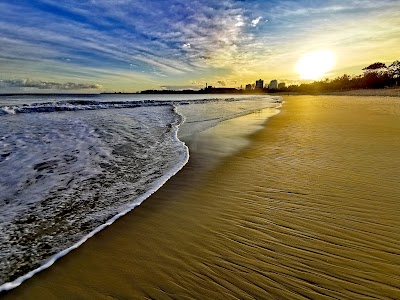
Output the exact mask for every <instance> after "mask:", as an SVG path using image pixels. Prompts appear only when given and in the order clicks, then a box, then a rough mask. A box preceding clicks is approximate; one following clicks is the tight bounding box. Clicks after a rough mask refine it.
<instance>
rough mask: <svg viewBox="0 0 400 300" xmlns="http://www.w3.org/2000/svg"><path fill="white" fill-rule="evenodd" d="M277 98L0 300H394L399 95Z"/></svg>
mask: <svg viewBox="0 0 400 300" xmlns="http://www.w3.org/2000/svg"><path fill="white" fill-rule="evenodd" d="M284 101H285V103H284V105H283V106H282V108H280V110H281V112H280V113H279V114H277V115H275V116H273V117H271V118H268V119H267V121H263V120H265V116H263V113H264V112H262V111H261V112H256V113H253V114H250V115H247V116H243V117H240V118H237V119H233V120H229V121H225V122H222V123H221V124H220V125H217V126H216V127H213V128H211V129H208V130H206V131H204V132H202V133H199V134H197V135H196V136H192V137H186V138H185V139H184V142H185V143H186V144H187V145H188V146H189V151H190V159H189V162H188V164H187V165H186V166H185V167H184V168H183V169H182V170H181V171H180V172H178V173H177V175H175V176H173V177H172V178H171V179H170V180H169V181H168V182H167V183H166V184H165V185H164V186H162V187H161V188H160V189H159V190H158V191H157V192H156V193H154V194H153V195H152V196H150V197H149V198H148V199H147V200H145V201H144V202H143V203H142V204H141V205H140V206H138V207H137V208H135V209H134V210H133V211H131V212H130V213H128V214H127V215H125V216H124V217H122V218H120V219H118V220H117V221H116V222H115V223H114V224H112V225H111V226H109V227H107V228H105V229H104V230H102V231H101V232H99V233H98V234H96V235H95V236H94V237H92V238H90V239H89V240H88V241H87V242H86V243H84V244H83V245H82V246H81V247H79V248H78V249H76V250H74V251H72V252H71V253H69V254H68V255H67V256H65V257H63V258H61V259H60V260H58V261H57V262H56V263H55V264H54V265H53V266H52V267H50V268H49V269H46V270H44V271H43V272H41V273H39V274H37V275H35V276H34V277H33V278H31V279H29V280H27V281H25V282H24V283H22V284H21V286H19V287H18V288H16V289H14V290H11V291H9V292H8V293H6V294H4V299H55V298H57V299H62V298H65V299H71V298H72V299H93V298H95V299H110V298H114V299H238V298H239V299H271V298H276V299H306V298H312V299H330V298H339V299H359V298H379V299H390V298H400V244H399V242H398V241H399V240H400V218H399V215H400V202H399V199H400V181H399V180H398V179H399V178H400V168H399V166H400V156H399V151H400V139H399V136H400V98H398V97H372V96H371V97H361V96H346V97H345V96H286V97H284ZM226 122H231V123H226ZM248 123H250V124H252V126H253V128H252V130H249V131H246V130H243V131H240V132H239V133H238V134H237V136H235V135H232V136H231V137H229V138H226V139H224V143H220V144H218V143H217V144H216V146H215V147H214V148H213V147H211V148H210V147H206V146H205V145H206V144H207V143H208V142H209V141H210V140H212V139H215V140H216V141H218V140H219V139H220V137H221V136H224V137H226V136H228V133H230V134H231V133H232V132H236V130H235V129H236V128H246V125H245V124H248ZM224 124H225V125H224ZM224 126H225V129H224ZM238 140H239V141H240V142H238ZM2 296H3V295H2Z"/></svg>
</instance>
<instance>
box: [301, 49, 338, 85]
mask: <svg viewBox="0 0 400 300" xmlns="http://www.w3.org/2000/svg"><path fill="white" fill-rule="evenodd" d="M335 61H336V59H335V54H334V53H333V52H332V51H325V50H319V51H313V52H309V53H307V54H305V55H304V56H303V57H302V58H301V59H299V61H298V62H297V65H296V72H297V73H299V74H300V77H301V78H302V79H313V80H316V79H320V78H321V77H323V76H324V75H325V73H326V72H329V71H330V70H332V68H333V66H334V65H335Z"/></svg>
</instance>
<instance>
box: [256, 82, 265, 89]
mask: <svg viewBox="0 0 400 300" xmlns="http://www.w3.org/2000/svg"><path fill="white" fill-rule="evenodd" d="M263 88H264V80H261V79H260V80H257V81H256V89H260V90H262V89H263Z"/></svg>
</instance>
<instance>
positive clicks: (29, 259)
mask: <svg viewBox="0 0 400 300" xmlns="http://www.w3.org/2000/svg"><path fill="white" fill-rule="evenodd" d="M41 97H42V96H36V97H33V96H29V97H28V96H24V97H19V98H18V97H2V98H1V101H2V104H3V106H1V107H0V110H1V111H2V112H3V113H2V115H0V118H1V122H2V127H1V128H0V147H1V148H0V151H1V152H0V154H1V156H0V189H1V194H0V208H1V210H0V216H1V221H0V229H1V230H0V267H1V268H0V269H1V272H0V283H2V284H4V283H6V282H9V283H7V284H4V285H3V286H1V287H0V290H2V289H10V288H13V287H16V286H18V285H19V284H20V283H21V282H22V281H23V280H25V279H27V278H30V277H31V276H33V275H34V274H35V273H36V272H37V271H39V270H41V269H43V268H46V267H49V266H50V265H51V264H53V263H54V261H55V260H56V259H58V258H59V257H61V256H63V255H65V254H66V253H68V252H69V251H70V250H72V249H73V248H76V247H78V246H79V245H81V244H82V243H83V242H84V241H86V240H87V238H89V237H90V236H92V235H93V234H94V233H97V232H98V231H99V230H100V229H102V228H104V226H106V225H110V224H111V223H112V222H114V221H115V219H116V218H118V217H120V216H121V215H123V214H125V213H127V212H128V211H130V210H131V209H133V208H134V207H135V206H137V205H139V204H140V203H141V202H142V201H143V200H145V199H146V198H147V197H148V196H149V195H150V194H152V193H153V192H154V191H155V190H157V189H158V188H159V187H161V186H162V185H163V184H164V182H165V181H166V180H167V179H169V178H170V177H171V176H173V175H174V174H175V173H176V172H177V171H178V170H180V168H181V167H182V166H183V165H184V164H185V163H186V162H187V159H188V152H187V148H186V146H185V145H184V144H183V143H182V142H181V141H180V140H179V139H178V137H177V130H178V127H179V126H180V125H181V124H182V122H183V120H184V119H186V120H187V123H188V124H189V125H185V128H186V129H185V130H186V132H187V133H188V132H189V133H190V132H198V131H202V130H204V129H205V128H208V127H210V126H215V125H216V124H218V123H219V122H221V121H222V120H226V119H229V118H232V117H235V116H238V115H243V114H247V113H249V112H250V111H253V110H255V109H260V108H263V107H275V106H277V105H278V103H275V102H276V99H273V98H270V97H257V96H256V97H254V96H253V97H251V98H249V97H244V98H243V97H242V98H239V97H233V98H232V97H230V96H228V98H227V99H225V100H224V99H216V96H215V95H213V98H211V99H198V100H195V99H194V97H193V95H191V97H187V98H184V96H182V95H181V96H180V97H178V98H179V99H166V98H165V97H164V98H160V97H158V98H157V99H154V101H153V100H152V99H143V97H142V96H141V97H139V96H129V97H127V96H122V97H116V96H113V97H105V96H79V97H78V98H79V99H75V98H74V97H76V96H74V97H72V96H71V97H70V96H63V97H60V98H62V100H61V101H60V99H58V98H57V97H55V96H48V97H44V98H45V99H42V98H41ZM168 97H171V96H168ZM202 97H204V96H203V95H202ZM224 97H227V96H226V95H225V96H224ZM209 98H210V97H209ZM7 101H8V103H6V102H7ZM174 105H175V106H178V107H179V106H181V107H182V111H183V112H185V113H187V115H188V116H182V114H179V113H177V111H176V107H175V106H174ZM117 108H118V109H117ZM60 111H61V112H60ZM211 115H212V119H213V120H212V124H211V123H210V122H209V119H208V118H209V117H210V116H211ZM191 121H194V123H196V126H195V129H192V128H191V126H190V123H191ZM37 268H39V269H37ZM20 276H22V277H20ZM12 281H13V282H12Z"/></svg>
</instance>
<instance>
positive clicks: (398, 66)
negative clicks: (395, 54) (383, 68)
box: [388, 60, 400, 78]
mask: <svg viewBox="0 0 400 300" xmlns="http://www.w3.org/2000/svg"><path fill="white" fill-rule="evenodd" d="M388 69H389V73H390V75H391V76H392V77H393V78H399V77H400V61H398V60H396V61H394V62H393V63H392V64H391V65H390V66H389V67H388Z"/></svg>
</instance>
